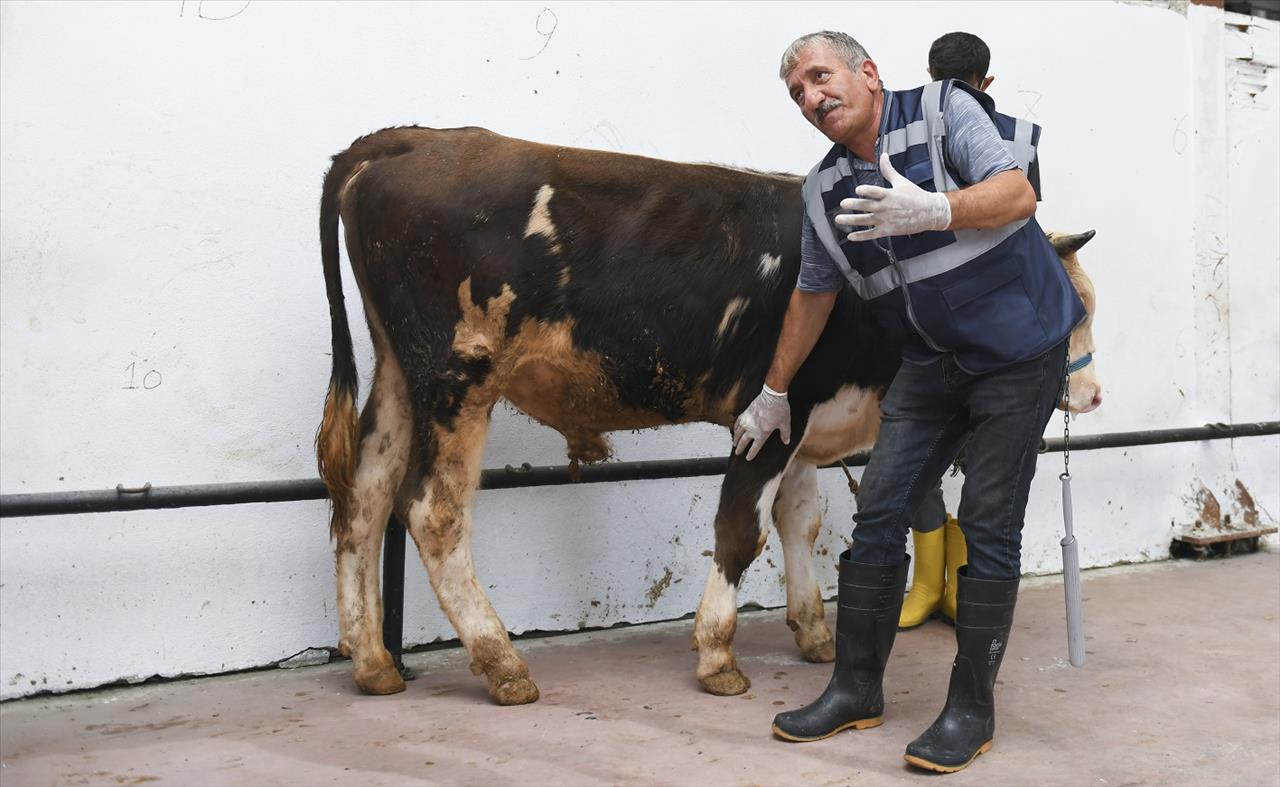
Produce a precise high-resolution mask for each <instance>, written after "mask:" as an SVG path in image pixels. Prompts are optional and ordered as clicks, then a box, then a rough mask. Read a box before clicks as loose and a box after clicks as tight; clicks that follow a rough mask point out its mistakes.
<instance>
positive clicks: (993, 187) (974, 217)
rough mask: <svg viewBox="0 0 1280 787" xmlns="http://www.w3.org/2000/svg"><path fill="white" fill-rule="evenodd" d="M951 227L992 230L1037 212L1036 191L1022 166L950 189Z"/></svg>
mask: <svg viewBox="0 0 1280 787" xmlns="http://www.w3.org/2000/svg"><path fill="white" fill-rule="evenodd" d="M946 195H947V201H948V202H950V203H951V224H950V225H948V227H947V229H951V230H989V229H993V228H995V227H1002V226H1004V225H1005V224H1008V223H1010V222H1013V221H1019V220H1021V219H1025V218H1027V217H1028V216H1031V215H1033V214H1034V213H1035V212H1036V192H1035V189H1033V188H1031V183H1030V182H1029V181H1028V180H1027V176H1026V175H1024V174H1022V170H1020V169H1011V170H1006V171H1004V172H1001V173H1000V174H998V175H995V176H993V177H990V178H988V179H986V180H984V181H982V182H981V183H975V184H974V185H972V186H970V187H969V188H966V189H960V190H959V191H948V192H947V193H946Z"/></svg>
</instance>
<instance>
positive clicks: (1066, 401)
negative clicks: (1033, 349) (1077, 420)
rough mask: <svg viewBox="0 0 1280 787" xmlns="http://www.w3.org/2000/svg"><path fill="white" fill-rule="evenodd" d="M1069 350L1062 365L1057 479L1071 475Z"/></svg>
mask: <svg viewBox="0 0 1280 787" xmlns="http://www.w3.org/2000/svg"><path fill="white" fill-rule="evenodd" d="M1070 368H1071V352H1070V349H1069V348H1068V351H1067V362H1066V364H1065V365H1064V366H1063V367H1062V369H1063V377H1062V475H1060V476H1058V478H1059V479H1065V478H1070V477H1071V372H1070V371H1068V370H1069V369H1070Z"/></svg>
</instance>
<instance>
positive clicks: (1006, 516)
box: [850, 340, 1067, 580]
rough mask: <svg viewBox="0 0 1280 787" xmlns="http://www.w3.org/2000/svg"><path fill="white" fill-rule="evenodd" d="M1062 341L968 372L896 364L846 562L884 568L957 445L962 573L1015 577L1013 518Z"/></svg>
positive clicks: (1059, 365)
mask: <svg viewBox="0 0 1280 787" xmlns="http://www.w3.org/2000/svg"><path fill="white" fill-rule="evenodd" d="M1066 353H1067V342H1066V341H1065V340H1064V341H1063V342H1062V343H1061V344H1059V345H1058V346H1056V347H1054V348H1053V349H1052V350H1049V351H1048V352H1046V353H1045V354H1044V355H1041V356H1040V357H1038V358H1033V359H1032V360H1030V361H1024V362H1022V363H1017V364H1013V365H1012V366H1007V367H1005V368H1003V369H998V370H996V371H994V372H988V373H986V374H976V375H975V374H969V373H968V372H965V371H963V370H961V369H960V368H959V367H958V366H956V363H955V361H954V360H952V359H951V358H950V357H946V358H943V359H941V360H939V361H937V362H935V363H932V364H928V365H926V366H918V365H915V364H911V363H904V364H902V368H901V369H900V370H899V371H898V375H897V377H895V378H894V381H893V384H892V385H890V386H889V392H888V394H887V395H886V396H885V398H884V401H883V402H882V403H881V410H882V411H883V413H884V417H883V419H882V421H881V424H880V436H879V438H878V439H877V440H876V445H875V448H874V449H873V450H872V452H871V461H870V462H869V463H868V464H867V469H866V470H865V471H864V472H863V475H862V484H861V489H860V490H859V492H858V513H856V514H854V516H853V521H854V523H855V527H854V531H853V546H852V548H851V554H850V559H851V560H853V561H855V562H858V563H872V564H876V565H892V564H896V563H897V562H899V561H901V560H902V555H903V553H904V552H905V551H906V543H907V528H909V527H910V526H911V524H912V521H913V520H914V518H915V517H916V514H917V512H918V511H919V509H920V506H921V503H922V502H923V501H924V500H925V497H926V496H927V495H928V494H929V493H930V492H931V490H934V489H936V488H937V485H938V481H939V480H940V479H941V478H942V474H943V472H944V471H946V469H947V468H948V467H950V465H951V463H952V461H953V460H954V459H955V457H956V454H957V453H958V452H959V450H960V448H961V446H964V447H965V479H964V487H963V490H962V492H961V495H960V509H959V511H958V512H957V518H958V519H959V520H960V527H961V529H962V530H963V531H964V536H965V540H966V541H967V542H968V550H969V569H968V571H969V576H970V577H973V578H975V579H989V580H1008V579H1015V578H1017V577H1018V576H1019V575H1020V574H1021V551H1022V524H1023V517H1024V516H1025V514H1026V508H1027V493H1028V492H1029V491H1030V489H1031V479H1032V477H1034V476H1035V472H1036V458H1037V456H1038V453H1037V452H1038V448H1039V445H1040V437H1041V435H1043V434H1044V428H1045V425H1046V424H1047V423H1048V421H1049V416H1050V415H1052V414H1053V407H1054V405H1055V404H1056V403H1057V402H1058V399H1059V397H1060V396H1061V393H1062V384H1063V381H1064V380H1065V379H1066V377H1065V374H1064V372H1065V367H1066Z"/></svg>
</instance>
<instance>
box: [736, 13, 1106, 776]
mask: <svg viewBox="0 0 1280 787" xmlns="http://www.w3.org/2000/svg"><path fill="white" fill-rule="evenodd" d="M780 76H781V77H782V79H783V81H784V82H785V83H786V86H787V90H788V93H789V94H790V96H791V98H792V100H793V101H795V102H796V104H797V106H799V107H800V111H801V113H802V114H803V115H804V117H805V119H806V120H808V121H809V122H810V123H812V124H813V125H814V126H815V127H816V128H818V130H820V131H821V132H822V133H823V134H824V135H825V136H826V137H827V138H828V139H830V140H831V142H832V143H833V147H832V148H831V150H830V151H829V152H828V153H827V154H826V155H825V156H824V157H823V158H822V160H821V161H820V162H819V163H818V165H817V166H815V167H814V169H813V171H812V172H810V173H809V176H808V177H807V178H806V179H805V183H804V188H803V193H804V200H805V215H806V221H805V227H804V232H803V235H802V265H801V271H800V277H799V280H798V281H797V283H796V289H795V291H794V292H793V293H792V296H791V301H790V305H789V307H788V310H787V315H786V319H785V320H784V322H783V327H782V334H781V336H780V338H779V340H778V346H777V348H776V350H775V352H774V357H773V361H772V364H771V365H770V368H769V372H768V374H767V376H766V377H765V385H764V388H763V390H762V391H761V392H760V395H759V396H758V397H757V398H756V399H755V401H753V402H752V403H751V405H750V406H748V408H747V410H746V411H744V412H743V413H742V415H741V416H739V418H738V420H737V422H736V423H735V425H734V443H735V446H736V450H737V452H739V453H741V452H743V451H746V452H747V457H748V458H751V457H753V456H754V455H755V453H756V452H757V451H758V450H759V449H760V447H761V446H762V445H763V443H764V442H765V441H767V440H769V439H772V434H773V432H775V431H779V432H780V434H779V439H781V436H782V434H784V433H788V434H789V431H787V430H789V428H790V418H791V416H790V408H789V406H788V404H787V399H786V390H787V387H788V386H789V384H790V382H791V380H792V378H793V377H794V375H795V373H796V371H797V369H799V367H800V365H801V363H802V362H803V361H804V359H805V358H806V357H807V355H808V354H809V351H810V350H811V349H812V348H813V345H814V343H815V342H816V341H817V338H818V336H819V335H820V334H821V332H822V330H823V327H824V325H825V323H826V320H827V317H828V315H829V314H830V313H831V309H832V306H833V305H834V303H835V298H836V292H837V291H838V290H839V289H840V288H841V287H842V286H845V285H846V284H847V285H848V286H850V287H852V289H853V290H854V292H855V293H856V294H857V295H858V297H860V298H862V299H863V300H865V301H866V302H867V303H868V305H869V306H870V307H871V309H872V310H873V311H874V312H875V313H876V315H877V317H878V318H879V319H880V321H881V323H882V325H883V327H884V329H885V330H886V331H892V332H899V333H903V334H905V335H906V336H907V341H906V344H905V346H904V350H903V364H902V368H901V370H900V371H899V372H898V375H897V377H896V378H895V379H894V382H893V384H892V385H891V386H890V387H889V390H888V392H887V393H886V395H885V398H884V400H883V402H882V403H881V410H882V411H883V420H882V423H881V427H880V435H879V438H878V439H877V441H876V445H875V449H874V450H873V451H872V456H871V461H870V463H869V464H868V465H867V468H866V470H865V472H864V473H863V476H862V485H861V490H860V492H859V494H858V513H857V514H856V515H855V516H854V522H855V529H854V534H853V546H852V547H851V548H850V549H849V551H847V552H845V553H844V554H842V555H841V556H840V591H839V613H838V618H837V630H836V662H835V669H834V673H833V675H832V677H831V682H830V683H829V685H828V686H827V688H826V690H825V691H824V692H823V693H822V695H821V696H820V697H818V699H817V700H815V701H814V702H812V703H811V704H809V705H807V706H806V707H804V708H801V709H799V710H795V711H789V712H786V713H781V714H779V715H778V716H777V717H776V718H775V719H774V724H773V730H774V732H775V734H777V735H778V736H779V737H781V738H783V739H786V740H792V741H812V740H820V739H822V738H826V737H829V736H831V735H834V734H835V733H837V732H839V731H841V730H844V729H850V728H853V729H861V728H866V727H874V726H877V725H879V724H881V723H882V720H883V719H882V714H883V712H884V692H883V688H882V681H883V675H884V668H885V664H886V662H887V661H888V657H889V651H890V649H891V648H892V646H893V640H894V636H895V634H896V633H897V627H898V619H899V613H900V610H901V606H902V594H903V589H904V587H905V585H906V577H907V563H908V557H907V555H906V531H907V528H908V527H909V526H910V524H911V521H912V518H913V517H914V516H915V513H916V510H917V509H918V508H919V506H920V503H921V501H922V500H923V499H924V496H925V495H926V494H927V493H928V492H929V490H930V489H932V488H933V487H934V486H935V485H936V484H937V481H938V479H939V478H940V477H941V475H942V473H943V471H944V470H946V468H947V467H948V466H949V465H950V464H951V462H952V460H953V459H954V458H955V456H956V453H957V452H958V451H959V449H960V447H961V445H966V448H965V450H966V459H965V461H966V465H967V467H966V470H967V473H966V477H965V482H964V488H963V492H962V496H961V502H960V508H959V519H960V523H961V526H962V527H963V528H964V531H965V536H966V538H967V541H968V553H969V554H968V565H967V566H966V567H965V568H964V569H962V570H961V571H960V577H959V583H958V584H959V588H958V593H957V613H956V642H957V652H956V657H955V661H954V663H953V666H952V672H951V682H950V687H949V689H948V694H947V702H946V705H945V707H944V708H943V711H942V713H941V715H939V716H938V718H937V720H936V721H935V722H934V723H933V725H932V726H930V727H929V728H928V729H927V730H925V732H924V733H923V734H922V735H920V737H918V738H916V740H914V741H913V742H912V743H911V744H909V745H908V746H907V750H906V759H907V761H908V762H909V763H911V764H913V765H916V766H918V767H922V768H926V769H929V770H934V771H943V772H949V771H955V770H960V769H961V768H964V767H966V766H967V765H968V764H969V763H970V762H972V760H973V758H974V757H976V756H977V755H979V754H981V753H982V752H985V751H987V750H988V749H989V748H990V747H991V742H992V739H993V737H994V731H995V713H994V704H993V689H994V685H995V679H996V673H997V671H998V669H999V667H1000V660H1001V658H1002V656H1003V655H1004V650H1005V644H1006V643H1007V640H1008V635H1009V630H1010V628H1011V627H1012V622H1013V608H1014V602H1015V599H1016V597H1017V588H1018V577H1019V575H1020V573H1021V571H1020V551H1021V531H1022V524H1023V517H1024V515H1025V511H1026V503H1027V494H1028V491H1029V488H1030V485H1031V478H1032V476H1033V475H1034V474H1035V468H1036V457H1037V447H1038V445H1039V440H1040V436H1041V434H1042V433H1043V432H1044V427H1045V424H1046V423H1047V422H1048V419H1049V416H1050V414H1051V413H1052V411H1053V408H1054V405H1055V404H1056V403H1057V401H1058V399H1059V397H1060V393H1061V389H1062V383H1063V381H1064V379H1065V374H1064V372H1065V368H1066V354H1067V337H1068V335H1069V334H1070V332H1071V330H1072V328H1074V327H1075V325H1076V324H1077V323H1079V322H1080V321H1081V320H1082V319H1083V318H1084V316H1085V312H1084V307H1083V305H1082V304H1081V303H1080V299H1079V297H1078V296H1077V295H1076V293H1075V290H1074V288H1073V287H1072V286H1071V284H1070V282H1069V281H1068V279H1067V277H1066V273H1065V271H1064V270H1063V268H1062V265H1061V264H1060V263H1059V262H1058V258H1057V255H1056V254H1055V253H1054V251H1053V248H1052V246H1051V245H1050V244H1049V242H1048V240H1047V239H1046V238H1045V236H1044V233H1043V231H1042V230H1041V229H1040V227H1039V225H1037V224H1036V221H1035V219H1034V213H1035V207H1036V199H1035V191H1034V189H1033V188H1032V185H1031V184H1030V183H1029V182H1028V180H1027V177H1026V175H1025V174H1024V173H1023V171H1022V170H1021V169H1020V168H1019V165H1018V159H1016V158H1015V157H1014V155H1011V153H1010V148H1012V149H1014V150H1019V151H1022V155H1020V156H1019V158H1021V159H1023V160H1025V161H1030V160H1031V159H1032V158H1033V155H1029V154H1027V152H1026V151H1028V150H1031V151H1034V147H1035V142H1036V140H1035V139H1034V136H1035V135H1034V133H1032V132H1033V131H1034V130H1033V129H1031V128H1030V124H1024V123H1022V122H1020V121H1014V120H1013V119H1012V118H1007V117H1005V116H1001V115H999V114H998V113H996V112H995V108H994V103H993V102H992V101H991V99H990V98H989V97H987V96H985V94H983V93H980V92H978V91H973V90H972V89H970V88H968V86H967V85H964V84H963V83H960V82H956V81H951V80H947V81H942V82H933V83H930V84H929V85H925V86H923V87H919V88H916V89H914V90H908V91H888V90H885V89H884V87H883V84H882V83H881V81H880V74H879V69H878V68H877V66H876V64H875V63H874V62H873V61H872V60H871V59H870V57H868V55H867V52H866V50H865V49H863V48H862V46H861V45H860V44H858V42H857V41H855V40H854V39H853V38H851V37H850V36H848V35H846V34H844V33H834V32H829V31H823V32H819V33H813V34H810V35H807V36H803V37H801V38H800V39H797V40H796V41H795V42H794V43H792V44H791V46H790V47H788V49H787V51H786V53H785V54H784V55H783V58H782V67H781V69H780ZM850 230H852V231H850ZM784 427H786V429H784Z"/></svg>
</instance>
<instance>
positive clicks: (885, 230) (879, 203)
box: [835, 153, 951, 241]
mask: <svg viewBox="0 0 1280 787" xmlns="http://www.w3.org/2000/svg"><path fill="white" fill-rule="evenodd" d="M880 174H882V175H884V179H885V180H886V181H888V183H889V186H890V188H887V189H886V188H881V187H880V186H859V187H858V188H856V189H854V193H856V194H857V195H858V196H859V197H862V198H863V199H843V200H840V207H841V208H842V209H844V210H860V211H865V212H863V213H839V214H836V218H835V222H836V224H842V225H845V226H852V227H867V228H868V229H864V230H862V231H861V232H850V233H849V240H853V241H858V240H873V239H875V238H883V237H886V236H889V235H912V234H914V233H917V232H924V231H925V230H945V229H946V228H947V227H948V226H950V224H951V203H950V202H948V201H947V195H945V194H935V193H932V192H929V191H925V190H924V189H922V188H920V187H919V186H917V185H916V184H914V183H912V182H911V181H910V180H908V179H907V178H905V177H903V176H902V175H901V174H899V172H898V171H897V170H896V169H894V168H893V165H892V164H890V163H889V154H887V153H885V154H883V155H881V156H880Z"/></svg>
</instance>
